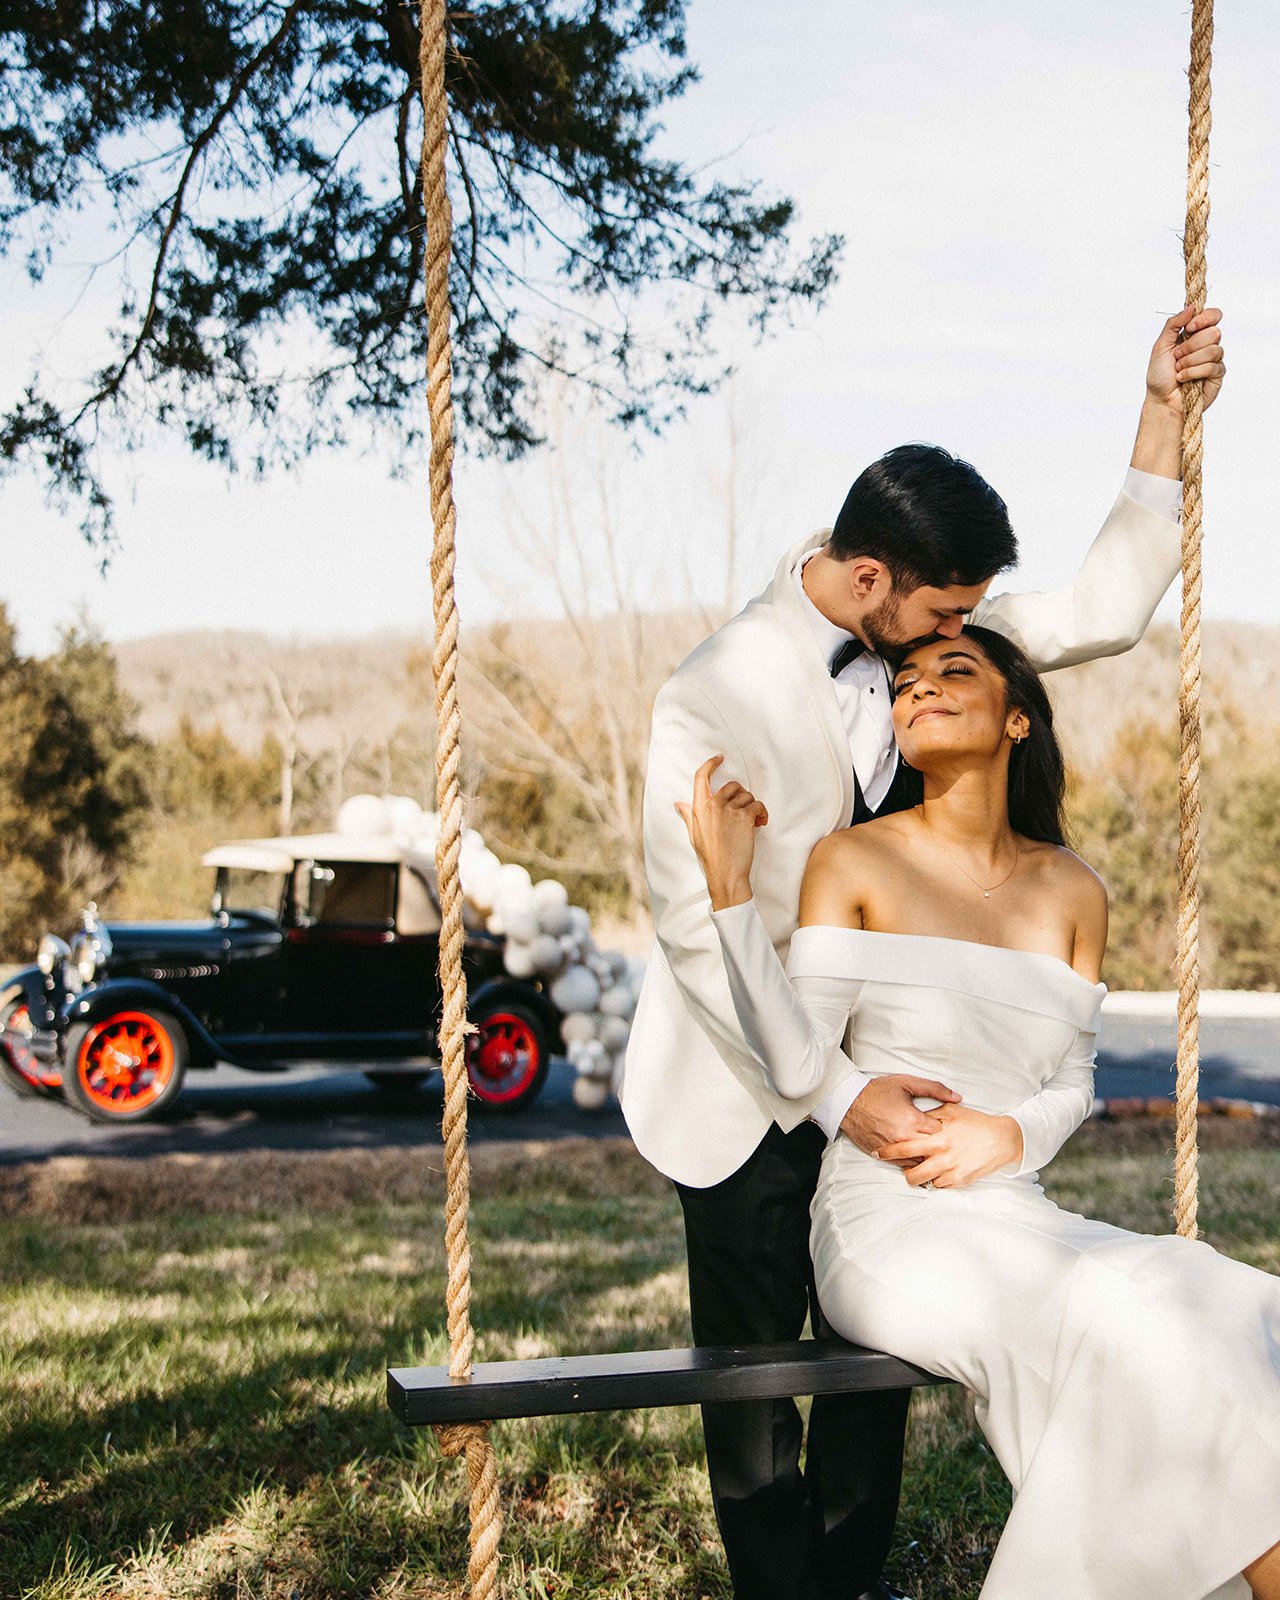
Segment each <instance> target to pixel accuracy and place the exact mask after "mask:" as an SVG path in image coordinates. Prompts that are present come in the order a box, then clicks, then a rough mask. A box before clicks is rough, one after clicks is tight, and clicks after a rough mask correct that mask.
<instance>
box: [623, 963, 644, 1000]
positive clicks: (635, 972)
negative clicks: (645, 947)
mask: <svg viewBox="0 0 1280 1600" xmlns="http://www.w3.org/2000/svg"><path fill="white" fill-rule="evenodd" d="M646 965H647V963H646V961H645V958H644V957H643V956H632V957H631V959H630V961H628V962H627V980H628V982H629V983H630V984H631V987H632V988H633V989H634V990H635V992H636V993H637V994H639V993H640V985H641V984H642V983H643V982H644V969H645V966H646Z"/></svg>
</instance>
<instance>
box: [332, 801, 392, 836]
mask: <svg viewBox="0 0 1280 1600" xmlns="http://www.w3.org/2000/svg"><path fill="white" fill-rule="evenodd" d="M390 831H391V817H390V815H389V813H388V808H387V803H386V801H385V800H383V799H382V798H381V796H379V795H376V794H353V795H352V796H351V797H350V799H348V800H344V801H343V802H342V805H341V806H340V808H339V810H338V832H339V833H371V834H374V835H376V836H378V837H381V836H382V835H383V834H387V833H390Z"/></svg>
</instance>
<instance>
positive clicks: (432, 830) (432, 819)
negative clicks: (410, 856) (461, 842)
mask: <svg viewBox="0 0 1280 1600" xmlns="http://www.w3.org/2000/svg"><path fill="white" fill-rule="evenodd" d="M418 838H419V840H421V842H422V843H423V844H424V845H425V846H426V848H427V849H428V850H434V849H435V847H436V845H437V844H438V843H439V840H440V813H439V812H438V811H424V812H423V813H422V820H421V821H420V822H419V824H418Z"/></svg>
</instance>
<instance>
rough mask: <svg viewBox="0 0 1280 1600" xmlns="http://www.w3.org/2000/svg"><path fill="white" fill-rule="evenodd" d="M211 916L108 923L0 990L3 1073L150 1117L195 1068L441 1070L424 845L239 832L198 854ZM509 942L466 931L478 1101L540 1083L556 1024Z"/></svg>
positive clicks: (52, 942) (433, 915)
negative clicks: (510, 968)
mask: <svg viewBox="0 0 1280 1600" xmlns="http://www.w3.org/2000/svg"><path fill="white" fill-rule="evenodd" d="M203 860H204V864H205V865H206V866H209V867H212V868H214V870H215V874H216V875H215V878H214V888H213V902H212V907H211V911H210V916H209V919H208V920H207V921H203V922H146V923H144V922H105V923H104V922H100V921H99V920H98V915H97V911H96V908H95V907H93V906H90V907H89V909H88V910H87V911H86V912H85V913H84V916H83V918H82V925H81V927H80V928H79V930H78V931H77V932H76V933H75V935H74V936H73V938H72V940H71V943H70V945H68V944H67V943H65V942H64V941H63V940H62V939H59V938H57V937H56V936H55V935H52V934H46V935H45V936H44V938H43V939H42V940H41V941H40V948H39V953H38V956H37V962H36V965H35V966H33V967H28V968H26V969H24V970H23V971H21V972H19V973H17V974H16V975H15V976H14V977H13V978H12V979H10V981H9V982H8V983H7V984H5V986H4V987H3V989H2V990H0V1027H3V1028H4V1029H5V1030H6V1031H5V1032H4V1033H3V1034H2V1035H0V1039H3V1040H4V1041H5V1044H6V1048H5V1049H4V1051H3V1052H0V1054H2V1055H3V1057H4V1060H5V1065H6V1068H7V1071H8V1076H9V1080H10V1082H12V1083H14V1084H16V1085H17V1086H19V1087H22V1088H25V1089H29V1090H32V1091H35V1092H49V1093H60V1094H63V1095H65V1096H66V1097H67V1099H68V1100H70V1101H71V1102H73V1103H74V1104H75V1105H77V1106H79V1107H80V1108H81V1109H82V1110H84V1111H86V1112H88V1114H89V1115H90V1116H91V1117H95V1118H98V1119H99V1120H101V1121H105V1122H131V1121H138V1120H140V1119H142V1118H144V1117H149V1116H154V1115H155V1114H156V1113H157V1112H159V1111H161V1110H162V1109H163V1108H164V1107H165V1106H167V1105H169V1104H171V1102H172V1101H173V1100H174V1098H175V1097H176V1096H177V1094H178V1093H179V1091H180V1090H181V1088H182V1082H183V1078H184V1076H185V1074H186V1073H187V1071H188V1070H189V1069H193V1068H200V1067H212V1066H214V1065H215V1064H216V1063H217V1062H219V1061H228V1062H231V1063H233V1064H234V1065H236V1066H240V1067H250V1068H256V1069H259V1070H266V1071H270V1070H272V1069H276V1068H279V1067H280V1066H281V1065H283V1064H286V1063H289V1062H293V1061H298V1060H308V1061H310V1060H316V1061H324V1062H327V1063H333V1064H345V1065H348V1066H349V1065H350V1063H352V1062H358V1063H359V1064H360V1066H361V1068H362V1070H363V1071H364V1072H365V1073H366V1074H367V1076H368V1077H369V1078H370V1079H372V1080H373V1082H374V1083H376V1084H378V1085H379V1086H381V1087H384V1088H407V1087H410V1086H412V1085H414V1084H417V1083H420V1082H422V1081H423V1079H425V1078H426V1076H427V1075H428V1074H429V1073H430V1072H431V1071H432V1070H433V1069H434V1067H435V1053H436V1048H437V1039H436V1029H437V1026H438V1021H439V1011H440V985H439V979H438V977H437V972H436V960H437V942H438V935H439V931H440V908H439V902H438V899H437V895H436V889H435V881H436V880H435V867H434V863H433V861H432V860H431V859H430V857H428V856H424V855H422V854H420V853H419V852H417V851H414V850H412V849H408V848H402V847H400V846H399V845H397V844H396V842H395V841H394V840H392V839H389V838H388V839H381V838H375V839H362V838H353V837H350V836H347V835H345V834H336V833H335V834H309V835H300V836H297V837H294V838H281V839H249V840H242V841H239V842H237V843H234V844H223V845H218V846H217V847H216V848H215V849H213V850H210V851H209V852H208V853H207V854H206V855H205V856H204V858H203ZM503 947H504V940H503V939H502V938H500V937H499V936H497V935H495V934H490V933H487V932H485V931H484V930H483V928H480V927H469V928H468V932H467V941H466V947H465V953H464V957H463V961H464V966H465V968H466V973H467V984H468V995H469V1000H468V1014H469V1017H470V1020H471V1021H472V1022H473V1023H474V1024H475V1028H476V1031H475V1032H474V1033H472V1034H470V1035H469V1036H468V1053H467V1070H468V1075H469V1078H470V1082H471V1086H472V1088H473V1090H474V1091H475V1094H476V1095H477V1097H478V1098H479V1099H480V1100H481V1101H483V1102H484V1104H485V1105H487V1106H492V1107H495V1108H499V1109H510V1108H514V1107H516V1106H521V1105H525V1104H527V1103H528V1102H529V1101H530V1100H531V1099H533V1097H534V1096H535V1095H536V1094H537V1093H538V1091H539V1090H540V1089H541V1087H542V1084H543V1080H544V1079H545V1077H546V1074H547V1068H548V1065H549V1063H550V1058H551V1053H552V1050H553V1047H555V1045H556V1041H558V1040H559V1037H560V1024H561V1021H562V1020H563V1019H562V1017H561V1015H560V1013H559V1011H558V1010H557V1009H556V1007H555V1006H554V1005H553V1004H552V1002H551V999H550V996H549V995H548V994H547V992H546V990H545V989H544V987H543V986H542V984H541V983H540V982H539V981H538V980H537V979H524V978H520V979H517V978H513V977H511V976H510V975H509V974H508V973H507V972H506V970H505V968H504V966H503Z"/></svg>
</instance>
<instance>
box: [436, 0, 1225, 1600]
mask: <svg viewBox="0 0 1280 1600" xmlns="http://www.w3.org/2000/svg"><path fill="white" fill-rule="evenodd" d="M420 22H421V33H420V40H419V50H420V54H419V66H420V69H421V76H422V105H423V114H424V128H423V139H422V195H423V206H424V211H425V216H426V243H425V268H426V309H427V401H428V409H429V413H430V425H431V459H430V493H431V519H432V525H433V528H434V544H433V549H432V557H431V580H432V609H433V615H434V620H435V647H434V650H433V654H432V672H433V676H434V680H435V703H436V721H437V727H438V740H437V746H436V798H437V809H438V810H439V813H440V839H439V843H438V844H437V846H436V872H437V876H438V879H439V894H440V913H441V918H442V927H441V931H440V986H441V990H442V993H443V995H444V1010H443V1020H442V1025H441V1029H440V1050H441V1065H442V1067H443V1071H444V1084H445V1102H444V1118H443V1133H444V1152H445V1175H446V1184H447V1193H446V1199H445V1246H446V1251H447V1255H448V1282H447V1289H446V1302H447V1321H448V1330H449V1377H450V1379H451V1380H452V1381H454V1382H463V1383H465V1382H466V1381H467V1380H468V1379H470V1377H471V1365H472V1352H473V1348H474V1344H475V1335H474V1332H473V1330H472V1326H471V1250H470V1245H469V1243H468V1239H467V1214H468V1210H469V1206H470V1169H469V1164H468V1155H467V1069H466V1035H467V1031H468V1024H467V987H466V979H465V976H464V974H463V967H462V953H463V943H464V939H465V932H464V928H463V920H462V889H461V883H460V880H459V872H458V865H459V858H460V855H461V848H462V798H461V792H460V788H459V782H458V766H459V747H460V732H461V717H460V713H459V709H458V691H457V685H458V610H457V604H456V600H455V595H454V567H455V532H456V521H457V517H456V511H455V507H454V500H453V452H454V429H453V384H452V349H451V338H450V303H449V262H450V253H451V248H452V214H451V210H450V206H449V196H448V191H447V189H446V185H445V149H446V144H447V139H448V120H447V119H448V107H447V103H446V99H445V75H444V64H445V47H446V12H445V0H421V12H420ZM1212 41H1213V3H1212V0H1194V5H1193V10H1192V23H1191V70H1190V83H1191V96H1190V128H1189V135H1188V159H1187V221H1186V232H1185V235H1184V241H1183V243H1184V255H1185V259H1186V304H1188V305H1191V306H1194V307H1195V309H1196V310H1197V311H1203V309H1204V305H1205V247H1206V242H1207V238H1208V224H1209V125H1210V119H1209V67H1210V56H1211V47H1212ZM1182 396H1183V411H1184V418H1183V436H1182V437H1183V443H1182V472H1183V524H1182V567H1183V593H1182V627H1181V653H1180V663H1179V690H1178V716H1179V729H1180V741H1181V753H1180V759H1179V768H1178V828H1179V835H1178V837H1179V843H1178V924H1177V946H1178V948H1177V974H1178V1054H1177V1089H1176V1111H1177V1138H1176V1152H1175V1163H1174V1200H1175V1215H1176V1222H1177V1230H1178V1232H1179V1233H1180V1234H1184V1235H1187V1236H1189V1237H1195V1235H1196V1231H1197V1229H1196V1200H1197V1149H1196V1108H1197V1096H1198V1085H1199V1043H1200V1013H1199V1002H1200V977H1199V933H1200V588H1201V583H1200V549H1201V522H1202V509H1203V508H1202V495H1201V475H1202V474H1201V469H1202V457H1203V426H1202V417H1203V397H1202V393H1201V384H1200V382H1199V381H1198V380H1196V381H1189V382H1188V383H1186V384H1184V385H1183V387H1182ZM880 1359H884V1358H880ZM907 1381H910V1380H907ZM803 1392H806V1393H807V1392H811V1391H809V1390H805V1391H803ZM489 1427H490V1425H489V1424H488V1423H485V1422H465V1423H457V1424H451V1425H447V1426H443V1425H437V1428H436V1432H437V1435H438V1437H439V1441H440V1446H441V1449H442V1450H443V1452H444V1453H445V1454H446V1455H450V1456H456V1455H461V1456H464V1457H465V1459H466V1464H467V1476H468V1480H469V1484H470V1493H471V1559H470V1564H469V1569H468V1577H469V1582H470V1589H471V1596H472V1600H491V1597H493V1596H496V1595H497V1593H498V1541H499V1537H500V1533H501V1525H502V1516H501V1510H500V1507H499V1503H498V1475H497V1465H496V1462H495V1458H494V1452H493V1445H492V1442H491V1440H490V1437H489Z"/></svg>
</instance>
